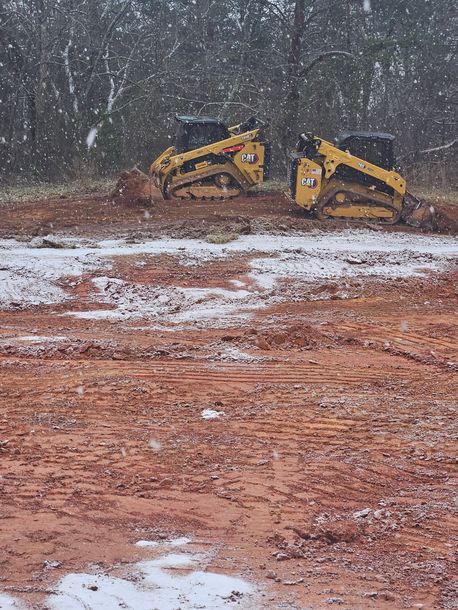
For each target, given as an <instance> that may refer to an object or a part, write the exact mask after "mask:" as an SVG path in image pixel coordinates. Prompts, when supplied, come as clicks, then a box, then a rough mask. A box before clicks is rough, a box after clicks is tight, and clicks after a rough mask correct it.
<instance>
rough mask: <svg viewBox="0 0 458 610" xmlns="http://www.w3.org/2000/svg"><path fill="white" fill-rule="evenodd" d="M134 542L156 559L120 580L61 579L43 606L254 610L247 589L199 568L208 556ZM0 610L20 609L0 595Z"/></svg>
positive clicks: (253, 593)
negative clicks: (154, 552) (151, 550)
mask: <svg viewBox="0 0 458 610" xmlns="http://www.w3.org/2000/svg"><path fill="white" fill-rule="evenodd" d="M140 542H141V543H142V544H139V543H137V546H141V547H150V548H157V547H159V549H160V551H161V552H162V554H161V555H159V556H157V557H155V558H153V559H150V560H146V561H140V562H138V563H136V564H134V565H132V566H130V568H129V569H128V572H127V573H123V575H122V576H112V575H111V574H85V573H76V574H67V575H66V576H64V577H63V578H62V579H61V580H60V581H59V582H58V583H57V584H56V585H55V586H54V587H52V589H53V593H52V595H50V596H49V597H48V599H47V600H46V602H45V607H46V608H49V609H50V610H114V609H115V608H132V609H134V608H135V610H176V609H177V608H181V610H197V609H198V608H199V609H203V610H229V609H230V608H232V607H237V608H243V609H244V610H255V608H259V607H260V606H259V603H258V602H259V592H258V590H257V589H256V588H255V587H254V586H253V585H252V584H250V583H248V582H247V581H245V580H243V579H241V578H236V577H233V576H226V575H225V574H217V573H215V572H209V571H205V569H203V568H205V563H206V562H208V560H209V559H211V552H210V553H198V552H189V553H183V552H179V553H178V552H177V553H167V552H166V551H167V547H171V546H172V547H179V546H182V545H185V544H187V543H188V542H190V540H189V539H188V538H178V539H176V540H168V541H165V542H159V543H155V541H146V540H143V541H140ZM146 550H148V549H147V548H146ZM164 551H165V553H164ZM257 600H258V601H257ZM2 603H3V604H4V605H2ZM8 604H9V605H8ZM0 608H2V609H3V608H5V610H6V609H7V610H14V609H18V610H19V609H20V608H24V606H22V605H20V603H19V601H17V600H14V599H13V598H11V597H8V596H5V595H3V596H2V595H1V594H0Z"/></svg>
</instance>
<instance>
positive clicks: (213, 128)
mask: <svg viewBox="0 0 458 610" xmlns="http://www.w3.org/2000/svg"><path fill="white" fill-rule="evenodd" d="M175 118H176V120H177V121H178V130H177V134H176V139H175V150H176V152H177V153H184V152H187V151H188V150H195V149H196V148H202V147H203V146H208V145H209V144H213V143H215V142H219V141H220V140H225V139H226V138H229V137H230V136H231V134H230V133H229V129H228V128H227V126H226V125H225V124H224V123H222V122H221V121H219V120H218V119H214V118H212V117H206V116H176V117H175Z"/></svg>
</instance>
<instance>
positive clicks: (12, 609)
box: [0, 593, 24, 610]
mask: <svg viewBox="0 0 458 610" xmlns="http://www.w3.org/2000/svg"><path fill="white" fill-rule="evenodd" d="M23 608H24V606H23V605H22V603H21V602H20V601H19V600H17V599H14V598H13V597H10V596H9V595H5V594H4V593H0V609H1V610H23Z"/></svg>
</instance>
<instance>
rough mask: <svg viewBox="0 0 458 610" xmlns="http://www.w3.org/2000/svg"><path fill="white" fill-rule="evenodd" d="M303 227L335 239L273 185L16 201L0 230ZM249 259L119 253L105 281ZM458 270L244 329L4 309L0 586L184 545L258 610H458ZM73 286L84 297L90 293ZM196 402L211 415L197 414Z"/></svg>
mask: <svg viewBox="0 0 458 610" xmlns="http://www.w3.org/2000/svg"><path fill="white" fill-rule="evenodd" d="M312 228H313V229H316V228H320V229H321V230H324V231H332V230H333V228H332V227H329V226H327V225H320V224H319V223H318V222H317V221H311V220H308V219H306V218H305V217H304V216H303V215H302V214H301V213H300V211H298V210H297V209H296V208H293V207H292V206H290V204H289V203H287V202H286V200H280V199H279V198H278V197H277V198H276V197H275V196H273V195H266V196H262V197H259V198H257V199H255V198H251V197H250V198H247V199H245V200H238V201H234V202H230V203H229V204H224V207H218V205H217V204H211V203H204V202H200V203H196V204H192V205H190V204H186V205H185V204H176V203H174V204H173V205H171V206H169V205H168V204H166V203H165V202H158V203H156V204H155V205H154V206H153V207H152V208H150V209H147V208H142V207H139V206H130V207H122V206H121V205H117V204H114V203H112V202H111V200H109V199H107V198H105V197H100V198H93V199H89V198H81V199H78V200H71V199H63V200H52V201H49V202H39V203H28V204H15V203H11V204H9V205H8V206H7V207H6V209H5V210H4V211H3V218H2V229H1V235H2V236H3V237H7V236H8V237H12V236H15V237H21V238H22V237H24V236H30V235H46V234H47V233H50V232H64V233H65V234H66V235H71V234H74V235H93V236H94V235H97V236H103V237H107V236H120V235H123V236H128V237H131V238H135V239H138V238H139V236H142V237H143V236H148V237H155V236H159V235H164V234H168V235H172V236H184V235H186V236H191V237H195V236H202V235H205V234H208V233H209V232H212V231H214V230H215V229H216V230H225V231H232V230H234V229H235V230H238V231H239V232H244V231H245V232H250V231H253V232H256V231H257V232H260V231H269V230H271V231H277V232H278V231H280V232H284V233H285V234H287V233H288V232H289V231H291V230H298V229H300V230H302V231H307V230H310V229H312ZM374 230H377V229H374ZM391 230H403V229H402V228H396V227H394V228H392V229H391ZM410 230H411V229H410ZM380 235H381V238H383V231H380ZM246 264H247V263H246V257H243V256H240V257H238V259H235V260H234V258H231V259H229V260H223V261H217V262H215V263H212V264H211V265H208V267H205V268H202V267H196V268H194V267H186V268H184V267H183V266H181V265H179V264H177V262H176V261H175V260H174V259H170V258H168V257H166V256H164V257H157V258H156V260H155V264H154V266H150V267H148V266H146V267H145V266H143V267H140V268H138V267H135V265H133V264H132V261H131V260H130V261H129V260H124V261H123V260H122V259H120V262H119V268H118V271H119V273H118V277H131V278H132V277H134V274H136V275H135V281H138V282H144V283H147V282H154V281H159V280H158V278H160V280H161V282H162V283H164V282H165V283H166V282H167V281H169V282H170V283H173V282H174V281H176V278H177V276H179V275H180V274H181V276H180V277H181V278H183V277H186V278H187V279H188V281H189V282H190V285H199V282H200V283H202V281H204V280H205V283H206V285H209V286H211V285H212V283H213V284H214V285H217V284H218V282H221V281H222V279H223V281H224V278H230V277H232V276H234V275H235V274H236V273H243V271H244V268H245V266H246ZM456 280H457V274H456V273H452V272H449V273H445V274H435V275H430V276H429V277H422V278H415V279H408V280H407V279H406V280H400V281H396V280H393V281H391V282H381V281H377V280H375V279H373V280H371V281H367V282H366V283H365V285H364V288H363V289H361V290H360V292H359V294H358V295H356V296H355V298H349V299H345V300H340V299H338V298H336V299H332V298H331V299H327V300H321V299H320V298H319V297H317V300H308V301H306V300H302V299H301V300H297V301H289V302H287V303H281V304H278V305H275V306H271V307H268V308H265V309H263V310H260V311H258V312H257V313H256V315H255V317H254V318H252V319H251V320H250V322H249V323H248V325H245V326H244V327H243V328H241V327H240V326H238V327H233V328H224V329H218V328H212V327H209V328H198V329H197V328H196V329H195V330H193V329H187V330H186V329H185V330H175V331H174V332H170V331H164V330H160V329H159V330H154V328H153V327H152V326H148V325H142V324H141V323H139V322H138V321H137V322H135V323H134V322H131V323H125V324H120V323H112V322H109V321H106V320H84V319H77V318H73V317H69V316H61V315H59V314H61V313H62V311H63V308H62V307H61V306H58V305H56V306H54V305H48V306H41V307H34V308H29V309H26V310H22V311H3V312H1V314H0V315H1V328H0V340H1V341H0V346H1V347H0V458H1V465H2V466H1V477H0V498H1V505H0V519H1V521H0V522H1V524H2V527H1V529H0V548H1V551H2V553H1V558H0V592H4V593H8V594H10V595H14V596H17V597H19V598H22V599H23V600H25V601H26V602H27V603H28V604H30V605H31V607H35V608H44V607H45V605H44V603H45V602H44V600H45V598H46V595H47V594H49V592H52V590H53V586H54V585H55V583H56V582H57V580H58V579H59V578H61V577H62V576H64V575H65V574H67V573H69V572H77V571H90V569H91V566H92V567H93V566H94V565H96V566H97V567H98V569H101V570H107V571H109V570H110V569H111V568H112V566H114V565H119V564H125V563H128V562H133V561H136V560H138V559H139V558H142V557H144V556H145V555H144V553H145V551H144V550H142V549H138V548H136V547H135V546H133V543H134V542H135V541H137V540H138V539H140V538H142V539H152V540H155V539H160V538H163V537H168V536H175V535H187V536H190V537H192V538H193V539H194V540H199V541H203V542H205V544H208V545H210V546H211V547H214V548H215V549H216V551H215V554H214V558H213V560H212V562H211V564H210V566H209V568H210V569H213V570H215V571H222V572H225V573H229V574H236V575H241V576H243V577H245V578H247V579H249V580H250V581H253V582H254V583H257V584H259V586H260V587H261V588H262V589H263V591H264V597H263V599H264V605H263V606H262V607H263V608H288V609H289V608H290V609H294V608H302V609H303V608H310V609H312V608H313V609H321V608H328V607H332V605H338V606H339V607H341V608H347V609H350V608H351V609H353V610H355V609H356V610H366V609H367V608H380V609H385V608H390V609H400V608H424V609H425V610H429V609H448V610H451V609H453V608H457V607H458V606H457V605H456V604H457V601H456V600H457V585H456V581H455V580H454V578H455V576H456V564H455V563H454V561H455V559H456V558H455V552H456V543H457V535H458V517H457V513H456V504H454V494H456V482H457V463H456V455H457V454H456V395H457V385H456V379H457V377H456V371H457V369H456V364H455V363H456V361H457V355H458V354H457V352H458V349H457V347H458V324H457V318H456V306H457V294H456V288H455V287H456ZM73 291H74V292H73V295H74V297H75V298H76V299H77V301H78V299H79V300H81V302H82V301H84V299H85V295H86V291H87V285H86V284H85V283H84V282H83V283H82V284H80V285H78V286H76V287H75V288H74V289H73ZM81 307H82V308H85V309H87V304H85V305H84V306H83V305H81ZM77 308H78V303H77V304H76V309H77ZM29 335H37V336H43V337H53V336H64V337H66V339H65V341H62V342H59V343H52V342H49V343H47V342H46V341H43V342H42V343H40V344H39V345H35V344H33V343H28V342H27V341H19V340H18V338H19V337H24V336H29ZM228 346H230V347H233V348H234V350H242V349H243V353H244V354H246V355H248V356H249V358H248V359H245V360H243V359H238V358H237V357H234V358H233V359H231V358H228V357H227V353H228V352H227V347H228ZM234 353H237V352H234ZM208 408H209V409H215V410H217V411H223V412H224V416H222V417H220V418H218V419H214V420H208V421H206V420H204V419H202V417H201V411H202V410H203V409H208ZM151 441H154V442H153V443H151ZM51 560H52V561H56V562H59V563H58V564H56V565H57V567H56V568H54V569H48V568H47V567H46V566H47V565H48V564H46V563H45V562H46V561H51ZM228 607H232V606H228ZM234 607H241V608H243V605H240V606H234Z"/></svg>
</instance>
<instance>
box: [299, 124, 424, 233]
mask: <svg viewBox="0 0 458 610" xmlns="http://www.w3.org/2000/svg"><path fill="white" fill-rule="evenodd" d="M394 139H395V138H394V136H392V135H391V134H388V133H379V132H363V131H351V132H345V133H343V134H341V135H340V136H339V137H338V138H337V140H336V143H335V144H331V143H330V142H327V141H326V140H323V139H321V138H318V137H316V136H315V135H313V134H311V133H303V134H301V135H300V137H299V141H298V143H297V147H296V151H295V152H294V153H293V154H292V157H291V163H290V168H289V186H290V191H289V193H288V195H289V197H290V198H291V199H293V200H294V201H295V202H296V203H297V204H298V205H299V206H301V207H302V208H305V209H306V210H308V211H312V212H314V213H315V215H316V216H317V218H319V219H320V220H333V219H334V220H348V221H360V222H361V221H372V222H378V223H382V224H395V223H397V222H399V221H400V220H404V221H405V222H407V223H408V224H410V225H413V226H423V227H426V226H428V224H432V221H433V215H434V209H433V208H430V207H429V206H427V205H423V204H422V203H421V202H420V201H419V200H418V199H416V198H415V197H414V196H413V195H411V194H410V193H408V192H407V190H406V181H405V179H404V178H403V177H402V176H401V175H400V174H399V173H398V172H397V171H396V167H395V158H394V151H393V143H394Z"/></svg>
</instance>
